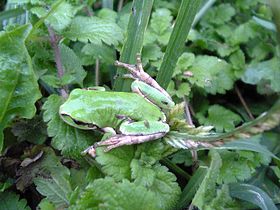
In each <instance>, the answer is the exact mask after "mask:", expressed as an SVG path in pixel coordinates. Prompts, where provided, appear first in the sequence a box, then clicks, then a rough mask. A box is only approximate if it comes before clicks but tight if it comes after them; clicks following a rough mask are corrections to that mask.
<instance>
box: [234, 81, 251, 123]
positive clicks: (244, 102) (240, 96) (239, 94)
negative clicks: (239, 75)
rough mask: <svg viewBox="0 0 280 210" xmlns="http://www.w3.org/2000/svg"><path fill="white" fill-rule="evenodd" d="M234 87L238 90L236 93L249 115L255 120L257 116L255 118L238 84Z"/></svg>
mask: <svg viewBox="0 0 280 210" xmlns="http://www.w3.org/2000/svg"><path fill="white" fill-rule="evenodd" d="M234 89H235V91H236V94H237V96H238V98H239V100H240V102H241V103H242V105H243V107H244V109H245V110H246V112H247V114H248V116H249V117H250V119H251V120H254V119H255V118H254V116H253V114H252V112H251V111H250V109H249V107H248V106H247V103H246V101H245V99H244V98H243V96H242V94H241V92H240V90H239V88H238V87H237V85H235V86H234Z"/></svg>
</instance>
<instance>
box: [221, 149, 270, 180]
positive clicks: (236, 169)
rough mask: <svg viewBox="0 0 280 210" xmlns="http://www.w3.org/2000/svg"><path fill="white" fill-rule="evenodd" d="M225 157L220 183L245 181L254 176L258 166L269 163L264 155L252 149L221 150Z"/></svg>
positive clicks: (222, 156) (222, 155)
mask: <svg viewBox="0 0 280 210" xmlns="http://www.w3.org/2000/svg"><path fill="white" fill-rule="evenodd" d="M219 153H220V155H221V158H222V159H223V165H222V167H221V168H220V173H219V178H218V180H217V182H218V183H233V182H238V181H245V180H248V179H249V178H251V177H252V175H253V174H254V173H255V172H256V168H257V167H259V166H261V164H268V163H269V162H270V160H268V161H266V160H265V158H263V155H260V154H258V153H255V152H251V151H227V150H223V151H219Z"/></svg>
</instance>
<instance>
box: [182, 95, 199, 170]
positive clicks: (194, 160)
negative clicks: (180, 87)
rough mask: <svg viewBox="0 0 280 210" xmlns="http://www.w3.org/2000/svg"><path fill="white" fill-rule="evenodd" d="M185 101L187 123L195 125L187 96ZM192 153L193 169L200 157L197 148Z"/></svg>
mask: <svg viewBox="0 0 280 210" xmlns="http://www.w3.org/2000/svg"><path fill="white" fill-rule="evenodd" d="M184 102H185V107H184V108H185V109H184V111H185V115H186V120H187V123H188V124H189V125H191V126H193V125H194V124H193V121H192V116H191V112H190V109H189V102H188V100H187V99H186V97H184ZM191 154H192V160H193V169H194V170H195V169H196V168H197V161H198V157H197V151H196V150H191Z"/></svg>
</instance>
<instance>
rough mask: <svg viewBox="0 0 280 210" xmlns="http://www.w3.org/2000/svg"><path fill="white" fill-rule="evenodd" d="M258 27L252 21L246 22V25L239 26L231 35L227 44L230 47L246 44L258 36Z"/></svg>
mask: <svg viewBox="0 0 280 210" xmlns="http://www.w3.org/2000/svg"><path fill="white" fill-rule="evenodd" d="M257 30H258V27H257V25H256V23H255V22H254V21H248V22H246V23H243V24H240V25H239V26H238V27H237V28H236V29H235V30H234V31H233V33H232V35H231V37H230V38H229V43H230V44H231V45H239V44H242V43H246V42H248V40H249V39H252V38H254V37H256V36H257V35H258V32H257Z"/></svg>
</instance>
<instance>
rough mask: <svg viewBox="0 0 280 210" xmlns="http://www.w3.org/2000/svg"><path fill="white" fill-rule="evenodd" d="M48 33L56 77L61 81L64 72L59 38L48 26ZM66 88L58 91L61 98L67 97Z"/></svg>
mask: <svg viewBox="0 0 280 210" xmlns="http://www.w3.org/2000/svg"><path fill="white" fill-rule="evenodd" d="M48 31H49V35H50V42H51V46H52V48H53V50H54V59H55V64H56V69H57V76H58V78H59V79H61V78H62V77H63V75H64V70H63V65H62V62H61V52H60V49H59V47H58V43H59V41H60V38H59V37H58V36H57V35H56V34H55V32H54V30H53V29H52V28H51V26H48ZM67 92H68V88H67V86H63V87H62V88H61V89H60V94H61V96H62V97H63V98H67V97H68V93H67Z"/></svg>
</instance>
